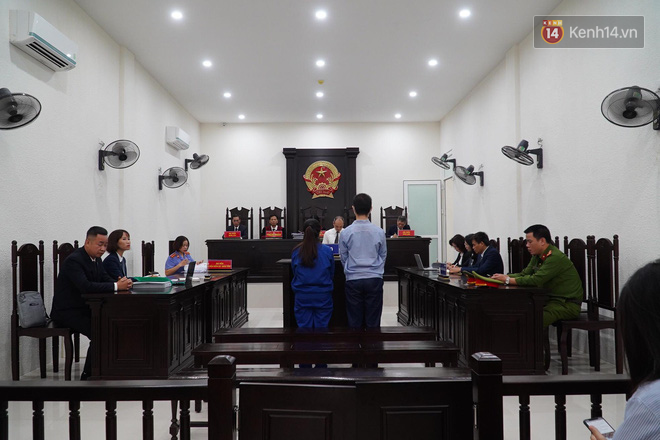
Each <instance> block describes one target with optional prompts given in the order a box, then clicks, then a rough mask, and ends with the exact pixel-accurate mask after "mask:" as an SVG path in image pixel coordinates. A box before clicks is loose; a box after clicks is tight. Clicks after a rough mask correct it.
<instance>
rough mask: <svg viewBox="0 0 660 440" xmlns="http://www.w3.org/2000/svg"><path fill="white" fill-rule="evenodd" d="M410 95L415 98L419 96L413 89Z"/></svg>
mask: <svg viewBox="0 0 660 440" xmlns="http://www.w3.org/2000/svg"><path fill="white" fill-rule="evenodd" d="M408 96H410V97H411V98H414V97H415V96H417V92H416V91H414V90H413V91H411V92H410V93H408Z"/></svg>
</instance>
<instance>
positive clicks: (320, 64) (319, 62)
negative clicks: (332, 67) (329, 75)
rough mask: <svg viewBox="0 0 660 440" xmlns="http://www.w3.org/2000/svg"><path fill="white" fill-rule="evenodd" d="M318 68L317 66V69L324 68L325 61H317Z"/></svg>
mask: <svg viewBox="0 0 660 440" xmlns="http://www.w3.org/2000/svg"><path fill="white" fill-rule="evenodd" d="M316 66H317V67H323V66H325V61H323V60H316Z"/></svg>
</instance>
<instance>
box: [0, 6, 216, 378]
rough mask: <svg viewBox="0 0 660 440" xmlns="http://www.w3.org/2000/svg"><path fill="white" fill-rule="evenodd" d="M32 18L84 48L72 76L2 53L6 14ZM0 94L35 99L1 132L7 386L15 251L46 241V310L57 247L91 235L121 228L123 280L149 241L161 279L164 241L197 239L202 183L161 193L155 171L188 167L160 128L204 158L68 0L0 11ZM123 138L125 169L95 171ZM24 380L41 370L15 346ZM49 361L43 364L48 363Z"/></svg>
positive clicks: (153, 87)
mask: <svg viewBox="0 0 660 440" xmlns="http://www.w3.org/2000/svg"><path fill="white" fill-rule="evenodd" d="M10 9H26V10H32V11H35V12H37V13H38V14H40V15H42V16H43V17H44V18H45V19H46V20H47V21H49V22H50V23H51V24H53V25H54V26H55V27H57V28H58V29H60V30H61V31H63V32H64V33H65V34H66V35H67V36H68V37H69V38H71V39H72V40H74V41H75V42H76V43H77V44H78V46H79V58H78V66H77V67H76V68H75V69H73V70H72V71H70V72H57V73H56V72H53V71H51V70H50V69H48V68H47V67H45V66H43V65H41V64H39V63H38V62H37V61H36V60H34V59H33V58H31V57H29V56H27V55H26V54H25V53H23V52H21V51H20V50H18V49H17V48H16V47H14V46H12V45H11V44H9V41H8V35H9V29H8V26H9V10H10ZM0 87H7V88H9V89H10V90H11V91H12V92H23V93H28V94H31V95H33V96H35V97H37V98H38V99H39V100H40V101H41V104H42V106H43V110H42V113H41V115H40V116H39V118H38V119H37V120H36V121H34V122H33V123H31V124H29V125H27V126H25V127H21V128H18V129H15V130H6V131H0V151H1V152H2V164H3V171H2V173H0V185H1V187H2V191H0V204H1V205H2V206H3V215H2V220H3V222H2V223H3V225H2V226H3V227H2V230H0V291H2V292H3V295H1V296H0V310H3V313H2V314H0V380H5V379H8V378H10V372H11V370H10V339H9V337H10V324H9V318H10V313H11V295H10V292H11V261H10V245H11V241H12V240H17V241H18V242H19V244H22V243H25V242H33V243H37V242H38V241H39V240H44V243H45V247H46V252H45V260H46V264H45V268H46V270H45V274H46V278H45V294H46V303H47V305H48V307H50V304H51V299H52V251H51V248H52V241H53V240H58V241H60V242H65V241H68V242H73V240H76V239H77V240H79V241H81V243H82V242H83V241H84V238H85V231H86V230H87V228H88V227H89V226H91V225H94V224H99V225H102V226H104V227H106V228H108V229H109V230H112V229H116V228H123V229H127V230H128V231H129V232H130V233H131V239H132V250H131V251H130V252H128V253H127V254H126V257H127V260H128V266H129V273H133V274H138V273H140V271H141V251H140V243H141V240H155V241H156V269H157V270H161V271H162V270H163V267H164V261H165V259H166V257H167V241H168V240H169V239H172V238H174V237H175V236H176V235H178V234H187V235H188V236H189V238H190V239H191V241H192V246H193V247H192V249H191V250H192V252H195V251H196V250H197V249H200V248H201V247H202V243H203V241H202V239H201V238H202V236H201V235H200V234H199V233H198V230H199V228H198V224H199V223H198V218H199V213H200V208H199V206H200V203H201V197H200V186H201V181H200V176H199V175H198V174H197V175H196V174H191V178H190V184H189V185H186V186H185V187H183V188H181V189H178V190H176V191H174V190H163V191H158V186H157V175H158V168H159V167H163V169H165V168H167V167H170V166H183V160H184V157H188V155H190V156H191V155H192V150H188V152H185V153H180V152H178V151H176V150H173V149H172V148H171V147H169V146H167V145H166V143H165V126H166V125H178V126H180V127H182V128H183V129H184V130H185V131H187V132H188V133H189V134H191V136H192V144H193V146H194V147H193V148H197V147H199V124H198V123H197V121H196V120H195V119H194V118H193V117H192V116H191V115H190V114H189V113H188V112H187V111H186V110H184V109H183V108H182V107H181V106H180V105H179V104H178V103H177V102H176V101H175V100H174V99H173V98H172V96H171V95H170V94H169V93H168V92H167V91H166V90H165V89H163V88H162V87H161V86H160V85H159V84H158V83H157V82H156V81H155V80H154V79H153V77H151V76H150V74H149V73H147V72H146V71H145V70H144V68H143V67H142V66H141V65H140V64H139V62H137V61H136V60H135V58H134V57H133V55H132V54H131V53H130V52H129V51H127V50H126V49H124V48H122V47H120V46H119V45H118V44H117V43H116V42H114V41H113V40H112V39H111V38H110V37H109V36H108V35H107V34H106V33H105V32H104V31H103V30H102V29H101V28H100V27H99V26H98V25H97V24H96V23H95V22H94V21H92V19H91V18H89V17H88V16H87V15H86V14H85V13H84V12H83V11H82V10H81V9H80V8H79V7H78V5H76V4H75V2H73V1H71V0H41V1H36V0H20V1H19V0H10V1H8V2H0ZM117 139H130V140H132V141H134V142H136V143H137V144H138V146H139V147H140V150H141V157H140V159H139V161H138V162H137V163H136V164H135V165H133V166H132V167H130V168H128V169H126V170H116V169H112V168H109V167H106V170H105V171H99V170H98V169H97V151H98V149H99V145H98V142H99V140H102V141H104V142H106V144H107V143H109V142H111V141H113V140H117ZM21 350H22V356H21V357H22V359H21V371H22V372H23V373H24V372H26V371H30V370H33V369H35V368H38V356H36V355H35V354H36V352H37V343H36V342H35V341H29V342H28V340H27V339H25V340H22V341H21ZM49 361H50V359H49Z"/></svg>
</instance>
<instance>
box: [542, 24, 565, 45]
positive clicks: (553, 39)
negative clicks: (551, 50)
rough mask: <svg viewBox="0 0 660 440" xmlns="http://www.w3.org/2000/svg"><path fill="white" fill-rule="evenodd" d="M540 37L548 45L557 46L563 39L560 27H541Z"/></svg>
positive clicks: (562, 30) (562, 29)
mask: <svg viewBox="0 0 660 440" xmlns="http://www.w3.org/2000/svg"><path fill="white" fill-rule="evenodd" d="M541 36H542V37H543V40H544V41H545V42H546V43H548V44H557V43H559V42H560V41H561V39H562V38H564V28H563V27H561V26H543V27H542V28H541Z"/></svg>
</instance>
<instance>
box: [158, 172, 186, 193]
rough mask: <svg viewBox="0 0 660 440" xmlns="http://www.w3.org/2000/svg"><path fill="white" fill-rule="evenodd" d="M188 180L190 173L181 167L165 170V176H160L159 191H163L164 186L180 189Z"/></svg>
mask: <svg viewBox="0 0 660 440" xmlns="http://www.w3.org/2000/svg"><path fill="white" fill-rule="evenodd" d="M187 180H188V173H187V172H186V170H184V169H183V168H181V167H172V168H168V169H166V170H165V172H164V173H163V174H160V175H158V190H162V189H163V185H165V186H166V187H168V188H178V187H180V186H182V185H183V184H184V183H186V181H187Z"/></svg>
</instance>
